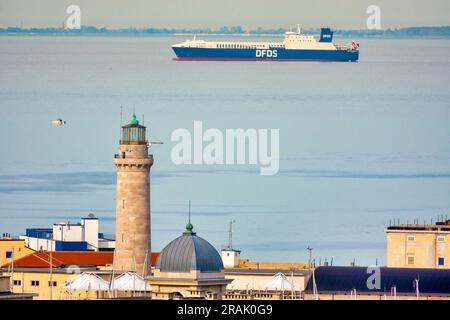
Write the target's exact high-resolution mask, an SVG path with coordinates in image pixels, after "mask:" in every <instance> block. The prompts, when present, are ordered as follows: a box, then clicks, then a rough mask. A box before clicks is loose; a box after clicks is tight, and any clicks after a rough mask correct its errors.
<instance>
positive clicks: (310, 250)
mask: <svg viewBox="0 0 450 320" xmlns="http://www.w3.org/2000/svg"><path fill="white" fill-rule="evenodd" d="M306 250H309V268H310V269H311V267H312V266H311V263H312V260H311V258H312V251H313V248H311V247H310V246H308V248H306Z"/></svg>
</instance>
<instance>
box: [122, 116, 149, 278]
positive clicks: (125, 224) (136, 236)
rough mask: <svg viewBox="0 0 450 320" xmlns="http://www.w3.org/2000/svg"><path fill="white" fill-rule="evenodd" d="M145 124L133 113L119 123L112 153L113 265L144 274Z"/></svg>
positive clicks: (146, 223) (146, 202) (146, 214)
mask: <svg viewBox="0 0 450 320" xmlns="http://www.w3.org/2000/svg"><path fill="white" fill-rule="evenodd" d="M148 149H149V143H148V142H147V138H146V127H144V126H142V125H140V124H139V121H138V120H137V118H136V115H135V114H133V117H132V118H131V122H130V124H128V125H126V126H123V127H122V135H121V140H120V147H119V153H118V154H116V155H115V156H114V165H115V167H116V170H117V189H116V249H115V256H114V269H115V270H119V271H132V272H136V273H138V274H139V275H141V276H143V277H145V276H146V275H148V274H150V265H149V264H148V263H146V261H147V260H148V255H149V254H150V250H151V246H150V168H151V166H152V165H153V156H152V155H149V153H148V151H149V150H148Z"/></svg>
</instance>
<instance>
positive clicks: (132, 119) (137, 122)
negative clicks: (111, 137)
mask: <svg viewBox="0 0 450 320" xmlns="http://www.w3.org/2000/svg"><path fill="white" fill-rule="evenodd" d="M130 124H131V125H138V124H139V121H138V119H137V117H136V113H134V112H133V115H132V116H131V121H130Z"/></svg>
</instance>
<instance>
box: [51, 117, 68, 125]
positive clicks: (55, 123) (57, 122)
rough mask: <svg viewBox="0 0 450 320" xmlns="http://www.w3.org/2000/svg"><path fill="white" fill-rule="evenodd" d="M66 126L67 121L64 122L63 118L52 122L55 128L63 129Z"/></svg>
mask: <svg viewBox="0 0 450 320" xmlns="http://www.w3.org/2000/svg"><path fill="white" fill-rule="evenodd" d="M65 124H66V121H64V120H63V119H61V118H58V119H55V120H52V125H53V126H54V127H61V126H62V125H65Z"/></svg>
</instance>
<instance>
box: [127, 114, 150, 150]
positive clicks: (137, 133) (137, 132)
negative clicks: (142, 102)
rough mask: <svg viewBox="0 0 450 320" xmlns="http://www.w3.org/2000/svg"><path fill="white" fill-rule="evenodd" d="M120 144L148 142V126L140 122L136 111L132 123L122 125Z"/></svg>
mask: <svg viewBox="0 0 450 320" xmlns="http://www.w3.org/2000/svg"><path fill="white" fill-rule="evenodd" d="M120 144H147V138H146V127H144V126H142V125H140V124H139V120H138V119H137V117H136V114H135V113H133V115H132V117H131V120H130V123H129V124H127V125H125V126H123V127H122V137H121V140H120Z"/></svg>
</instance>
